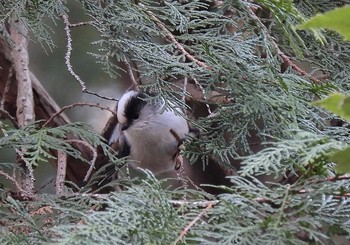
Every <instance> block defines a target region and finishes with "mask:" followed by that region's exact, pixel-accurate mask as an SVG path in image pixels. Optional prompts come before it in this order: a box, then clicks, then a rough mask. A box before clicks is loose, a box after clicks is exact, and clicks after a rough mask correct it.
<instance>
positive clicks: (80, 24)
mask: <svg viewBox="0 0 350 245" xmlns="http://www.w3.org/2000/svg"><path fill="white" fill-rule="evenodd" d="M92 23H93V22H92V21H82V22H77V23H73V24H72V23H70V24H69V27H81V26H87V25H91V24H92Z"/></svg>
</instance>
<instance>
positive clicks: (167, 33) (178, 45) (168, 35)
mask: <svg viewBox="0 0 350 245" xmlns="http://www.w3.org/2000/svg"><path fill="white" fill-rule="evenodd" d="M139 6H140V7H142V8H143V9H144V11H145V12H146V13H147V15H148V16H149V17H150V18H151V20H153V21H154V22H155V23H156V25H157V26H158V28H159V29H160V30H161V31H163V32H164V35H165V37H166V38H167V39H168V40H169V41H170V42H171V43H172V44H174V45H175V46H176V48H177V49H178V50H179V51H180V52H181V53H182V54H183V55H184V56H185V57H186V58H187V59H189V60H190V61H192V62H194V63H195V64H196V65H198V66H200V67H203V68H205V69H207V70H212V69H213V68H212V67H211V66H208V65H207V64H205V63H204V62H203V61H200V60H198V59H197V58H195V57H194V56H193V55H191V54H190V53H189V52H187V51H186V49H185V48H184V47H183V46H182V45H181V43H179V42H178V41H177V40H176V38H175V37H174V35H173V34H172V33H171V32H170V31H169V30H168V29H167V28H166V27H165V26H164V24H163V23H162V22H161V21H160V20H159V19H158V18H157V17H156V16H155V15H154V14H153V13H152V12H151V11H149V10H147V9H146V7H145V6H144V5H143V4H141V3H139Z"/></svg>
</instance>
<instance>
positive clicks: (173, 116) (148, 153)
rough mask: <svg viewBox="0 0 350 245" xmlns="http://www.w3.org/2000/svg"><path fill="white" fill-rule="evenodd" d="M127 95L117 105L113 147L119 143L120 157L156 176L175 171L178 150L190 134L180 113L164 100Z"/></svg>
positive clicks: (131, 92) (112, 137)
mask: <svg viewBox="0 0 350 245" xmlns="http://www.w3.org/2000/svg"><path fill="white" fill-rule="evenodd" d="M148 96H149V95H147V94H145V93H143V92H139V91H128V92H126V93H125V94H124V95H123V96H122V97H121V98H120V100H119V102H118V105H117V119H118V124H117V125H116V127H115V129H114V132H113V134H112V136H111V138H110V143H113V142H116V141H117V142H118V145H119V156H120V157H124V156H129V157H130V162H131V165H132V166H133V167H141V168H144V169H148V170H150V171H152V172H153V173H154V174H156V175H160V174H164V173H167V172H170V171H174V168H175V165H176V158H177V156H178V153H179V146H180V145H181V143H182V140H183V139H184V138H185V137H186V135H187V134H188V133H189V126H188V123H187V121H186V119H184V118H183V117H182V116H181V113H182V112H181V110H176V109H170V108H164V107H165V101H164V99H162V98H157V99H154V100H151V101H150V100H149V99H147V97H148Z"/></svg>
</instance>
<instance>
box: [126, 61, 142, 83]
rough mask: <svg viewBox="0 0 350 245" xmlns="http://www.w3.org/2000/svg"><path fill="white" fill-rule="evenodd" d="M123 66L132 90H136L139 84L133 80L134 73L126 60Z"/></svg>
mask: <svg viewBox="0 0 350 245" xmlns="http://www.w3.org/2000/svg"><path fill="white" fill-rule="evenodd" d="M124 64H125V66H126V69H127V71H128V74H129V77H130V80H131V82H132V89H138V87H139V84H138V82H137V80H136V79H135V76H134V71H133V69H132V67H131V65H130V64H129V62H128V61H127V60H125V61H124Z"/></svg>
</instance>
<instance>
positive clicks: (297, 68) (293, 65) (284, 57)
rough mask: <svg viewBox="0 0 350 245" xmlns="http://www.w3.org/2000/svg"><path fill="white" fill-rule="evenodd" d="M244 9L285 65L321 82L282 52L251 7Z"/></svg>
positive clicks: (313, 80) (314, 80)
mask: <svg viewBox="0 0 350 245" xmlns="http://www.w3.org/2000/svg"><path fill="white" fill-rule="evenodd" d="M246 10H247V12H248V13H249V16H250V17H251V18H252V19H253V20H254V21H255V22H256V23H257V24H258V25H259V27H261V28H262V29H263V31H264V33H266V35H267V36H268V38H269V40H270V43H271V45H272V47H273V48H274V49H275V51H276V52H277V54H278V55H279V56H280V57H281V58H282V59H283V61H284V63H285V64H286V65H288V66H291V67H292V68H293V70H295V71H296V72H298V73H299V74H300V75H301V76H307V77H308V78H310V80H311V81H312V82H314V83H316V84H319V83H321V81H320V80H318V79H317V78H315V77H313V76H311V75H309V74H308V73H307V72H306V71H304V70H303V69H301V68H300V67H299V66H298V65H297V64H295V63H294V62H293V61H291V59H290V58H289V57H288V56H287V55H286V54H284V53H283V52H282V50H281V49H280V47H279V46H278V44H277V43H276V42H275V40H274V38H273V37H272V36H271V35H270V32H269V30H268V29H267V27H266V26H265V25H264V24H263V23H262V22H261V20H260V18H259V17H258V16H257V15H256V14H255V12H254V10H253V9H252V8H250V7H247V8H246Z"/></svg>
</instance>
